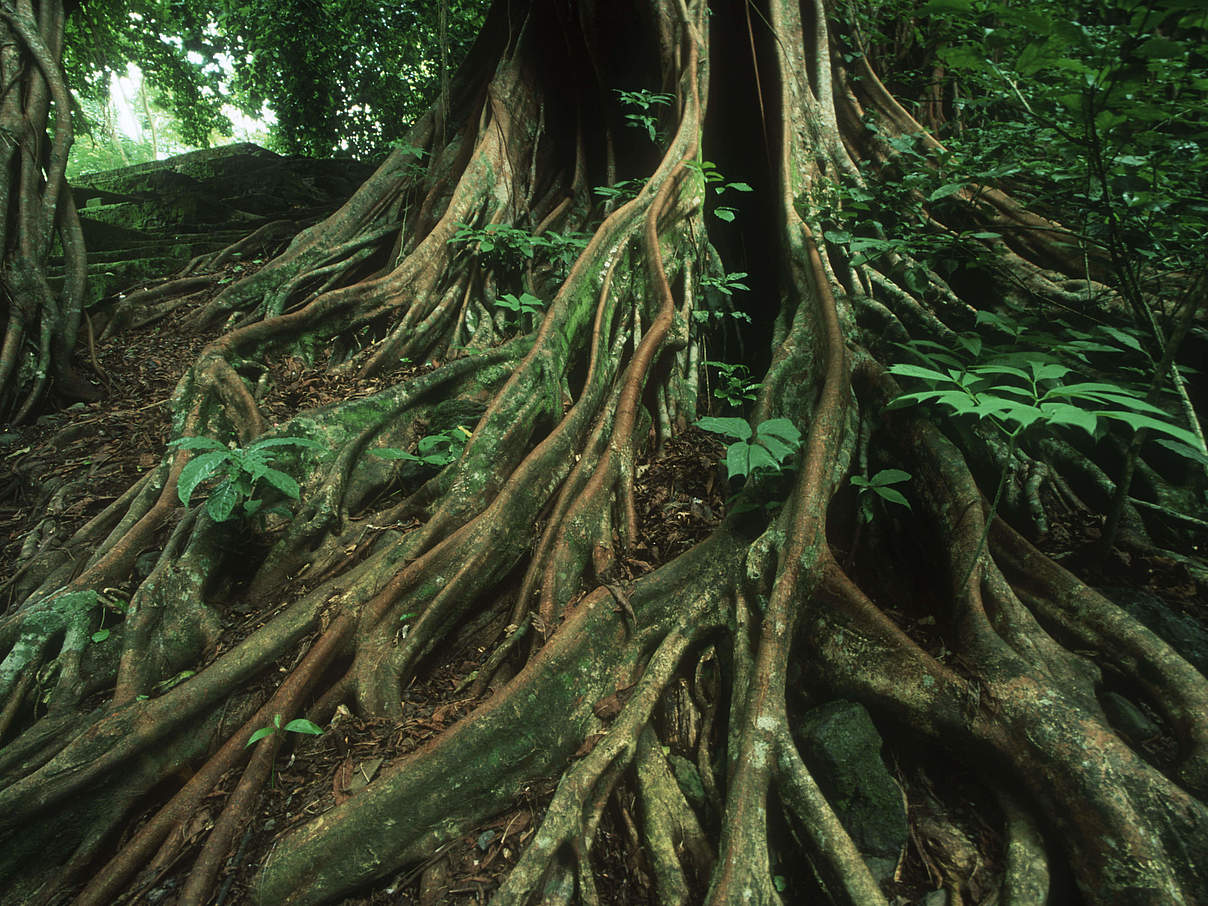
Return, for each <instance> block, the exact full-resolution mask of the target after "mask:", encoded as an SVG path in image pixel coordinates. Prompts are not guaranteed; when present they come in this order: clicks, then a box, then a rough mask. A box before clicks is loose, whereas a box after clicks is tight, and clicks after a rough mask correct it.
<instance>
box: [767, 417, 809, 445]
mask: <svg viewBox="0 0 1208 906" xmlns="http://www.w3.org/2000/svg"><path fill="white" fill-rule="evenodd" d="M757 430H758V432H759V433H760V434H770V435H772V436H773V437H779V438H780V439H781V440H783V441H785V442H786V443H788V444H791V445H792V446H793V447H797V446H799V445H800V444H801V432H800V431H798V430H797V426H796V425H794V424H793V423H792V422H791V421H789V420H788V419H787V418H769V419H768V420H767V421H762V422H760V423H759V428H758V429H757Z"/></svg>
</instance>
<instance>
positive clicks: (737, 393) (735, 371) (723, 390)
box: [705, 362, 760, 430]
mask: <svg viewBox="0 0 1208 906" xmlns="http://www.w3.org/2000/svg"><path fill="white" fill-rule="evenodd" d="M705 364H706V365H710V366H712V367H713V368H716V369H717V386H716V387H714V388H713V396H714V397H715V398H717V399H719V400H725V401H726V402H727V403H729V404H730V405H731V406H741V405H742V404H743V403H744V402H750V401H752V400H754V399H755V395H756V393H757V392H758V391H759V386H760V384H759V381H756V380H753V379H752V378H751V372H750V370H749V369H748V368H747V366H746V365H742V364H737V365H734V364H731V363H729V362H705ZM740 421H741V419H740ZM706 430H712V429H706Z"/></svg>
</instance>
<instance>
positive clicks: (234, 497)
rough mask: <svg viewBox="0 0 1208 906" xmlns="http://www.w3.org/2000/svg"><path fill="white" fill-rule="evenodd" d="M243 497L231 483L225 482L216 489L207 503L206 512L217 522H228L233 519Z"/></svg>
mask: <svg viewBox="0 0 1208 906" xmlns="http://www.w3.org/2000/svg"><path fill="white" fill-rule="evenodd" d="M241 497H242V495H241V494H240V493H239V490H238V489H237V488H236V487H235V485H234V483H233V482H231V481H229V480H228V481H224V482H223V483H222V484H220V485H219V486H218V487H216V488H215V489H214V493H213V494H211V495H210V499H209V500H207V501H206V512H207V513H209V514H210V518H211V519H213V520H214V521H215V522H226V521H227V520H228V519H230V518H231V513H233V512H234V511H235V507H236V506H237V505H238V503H239V500H240V498H241Z"/></svg>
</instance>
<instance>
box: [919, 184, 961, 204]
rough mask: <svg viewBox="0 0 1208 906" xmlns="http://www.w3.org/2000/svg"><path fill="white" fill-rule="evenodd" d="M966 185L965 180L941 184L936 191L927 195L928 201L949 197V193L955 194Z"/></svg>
mask: <svg viewBox="0 0 1208 906" xmlns="http://www.w3.org/2000/svg"><path fill="white" fill-rule="evenodd" d="M964 187H965V184H964V183H963V182H950V183H948V184H947V185H945V186H940V187H939V188H938V189H936V190H935V191H934V192H932V193H930V194H929V195H928V196H927V200H928V201H939V200H940V199H941V198H947V197H948V196H949V195H955V194H956V193H957V192H959V191H960V190H961V189H963V188H964Z"/></svg>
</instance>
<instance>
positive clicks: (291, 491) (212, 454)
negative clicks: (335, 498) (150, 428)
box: [168, 437, 322, 522]
mask: <svg viewBox="0 0 1208 906" xmlns="http://www.w3.org/2000/svg"><path fill="white" fill-rule="evenodd" d="M168 446H169V447H176V448H178V449H181V450H194V451H200V455H198V456H194V457H193V458H192V459H191V460H189V462H188V464H187V465H186V466H185V467H184V469H182V470H181V473H180V479H179V480H178V481H177V485H176V493H177V496H178V497H179V498H180V502H181V503H183V504H184V505H185V506H188V505H189V501H190V499H191V498H192V496H193V491H194V490H196V488H197V486H198V485H199V484H201V483H202V482H203V481H205V480H206V479H208V478H211V477H214V476H217V477H218V478H219V479H220V480H219V482H218V484H217V485H215V487H214V489H213V490H212V491H211V492H210V495H209V497H208V498H207V499H206V512H207V513H209V514H210V518H211V519H213V520H214V521H215V522H226V521H227V520H228V519H230V518H231V517H232V516H233V515H234V514H235V511H236V509H237V508H238V509H240V510H241V511H242V513H243V515H244V516H253V515H255V514H256V513H258V512H261V510H262V508H263V506H264V504H265V502H266V499H267V497H266V496H265V494H266V492H265V488H266V486H267V487H268V488H270V489H271V491H269V492H267V493H268V494H269V495H271V493H273V492H275V493H277V494H279V495H280V496H283V497H286V498H288V499H290V500H297V499H299V497H300V494H301V492H300V489H299V487H298V482H297V481H296V480H295V479H294V478H293V477H292V476H290V475H288V474H286V473H285V472H282V471H281V470H280V469H275V468H273V467H272V466H271V465H270V463H271V462H272V461H273V460H274V459H275V457H276V456H277V454H278V453H279V452H280V451H281V448H283V447H297V448H301V449H308V450H321V449H322V445H321V444H319V443H316V442H315V441H313V440H310V439H309V438H305V437H269V438H265V439H263V440H257V441H253V442H252V443H250V444H248V446H247V447H244V448H239V447H227V446H224V445H223V444H221V443H219V442H218V441H216V440H214V439H213V438H212V437H182V438H179V439H177V440H174V441H172V442H171V443H169V444H168Z"/></svg>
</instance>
